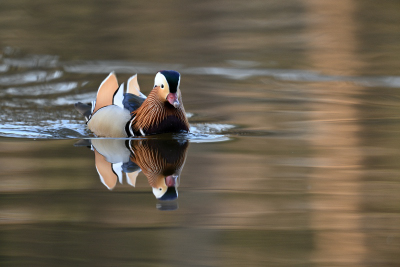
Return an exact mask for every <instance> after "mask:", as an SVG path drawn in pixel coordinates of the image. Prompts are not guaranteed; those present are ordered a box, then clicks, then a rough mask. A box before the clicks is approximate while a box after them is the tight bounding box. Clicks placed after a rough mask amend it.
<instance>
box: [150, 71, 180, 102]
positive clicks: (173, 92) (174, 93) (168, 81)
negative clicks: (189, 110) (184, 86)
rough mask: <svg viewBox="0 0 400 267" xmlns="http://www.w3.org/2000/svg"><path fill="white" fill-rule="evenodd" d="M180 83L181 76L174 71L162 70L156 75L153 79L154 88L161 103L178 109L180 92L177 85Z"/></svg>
mask: <svg viewBox="0 0 400 267" xmlns="http://www.w3.org/2000/svg"><path fill="white" fill-rule="evenodd" d="M180 83H181V75H180V74H179V72H177V71H174V70H162V71H159V72H158V73H157V74H156V77H155V78H154V88H156V87H158V90H157V92H158V96H159V97H160V100H161V101H165V102H167V103H169V104H171V105H172V106H173V107H174V108H178V107H179V106H180V105H181V103H180V102H179V98H180V94H181V91H180V89H179V85H180Z"/></svg>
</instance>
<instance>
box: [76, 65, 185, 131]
mask: <svg viewBox="0 0 400 267" xmlns="http://www.w3.org/2000/svg"><path fill="white" fill-rule="evenodd" d="M180 81H181V75H180V74H179V72H176V71H173V70H162V71H159V72H158V73H157V74H156V76H155V79H154V87H153V90H152V91H151V92H150V94H149V96H148V97H147V98H146V96H145V95H143V94H142V93H141V92H140V88H139V84H138V82H137V75H134V76H132V77H131V78H130V79H129V80H128V82H127V86H126V87H127V88H126V93H125V94H124V92H123V91H124V84H123V83H122V84H121V86H119V85H118V81H117V77H116V76H115V74H114V72H111V73H110V74H109V75H108V77H107V78H106V79H105V80H104V81H103V82H102V83H101V84H100V87H99V89H98V91H97V96H96V100H95V101H93V102H92V105H86V104H83V103H81V102H78V103H76V104H75V108H76V109H77V110H78V111H79V112H80V113H81V114H83V115H84V116H85V117H86V120H87V122H86V124H87V126H88V128H89V129H90V130H91V131H92V132H93V133H94V134H95V135H96V136H98V137H133V136H146V135H151V134H162V133H181V132H189V122H188V119H187V117H186V113H185V108H184V107H183V102H182V93H181V90H180V88H179V86H180Z"/></svg>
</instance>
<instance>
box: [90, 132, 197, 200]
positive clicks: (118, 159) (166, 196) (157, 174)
mask: <svg viewBox="0 0 400 267" xmlns="http://www.w3.org/2000/svg"><path fill="white" fill-rule="evenodd" d="M188 145H189V144H188V141H187V140H174V139H168V140H165V139H143V140H121V139H92V140H91V147H92V150H93V151H94V154H95V165H96V169H97V172H98V174H99V177H100V180H101V182H102V183H103V184H104V185H105V186H106V187H107V188H108V189H110V190H111V189H113V188H114V187H115V186H116V184H117V182H118V181H119V182H120V183H123V180H124V178H125V179H126V181H127V183H128V184H130V185H131V186H135V184H136V178H137V176H138V174H139V172H140V171H142V172H143V174H144V175H145V176H146V177H147V180H148V182H149V184H150V186H151V187H152V191H153V194H154V196H155V197H156V198H157V199H158V200H175V199H177V198H178V190H177V188H178V186H179V179H180V174H181V171H182V169H183V166H184V164H185V160H186V153H187V149H188ZM123 173H125V177H124V175H123ZM158 206H160V205H158ZM164 206H165V205H164ZM167 206H168V205H167Z"/></svg>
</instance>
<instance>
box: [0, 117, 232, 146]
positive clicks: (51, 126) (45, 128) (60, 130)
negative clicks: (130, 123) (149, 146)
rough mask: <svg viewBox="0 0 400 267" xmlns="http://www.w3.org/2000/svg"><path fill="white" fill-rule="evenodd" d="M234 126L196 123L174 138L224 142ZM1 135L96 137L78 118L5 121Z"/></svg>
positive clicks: (66, 137) (22, 136) (37, 137)
mask: <svg viewBox="0 0 400 267" xmlns="http://www.w3.org/2000/svg"><path fill="white" fill-rule="evenodd" d="M232 128H234V126H233V125H228V124H212V123H210V124H207V123H202V124H194V125H191V127H190V133H188V134H176V135H173V138H176V139H186V140H189V141H190V142H194V143H207V142H223V141H228V140H230V137H229V136H228V135H227V134H226V133H225V132H226V131H227V130H229V129H232ZM0 136H2V137H13V138H32V139H73V138H80V139H82V138H95V136H94V135H93V134H92V133H91V132H90V131H89V130H88V129H87V128H86V125H85V124H84V123H83V122H82V121H77V120H46V121H43V122H41V123H40V125H28V124H26V123H24V122H10V123H5V124H3V125H1V126H0ZM152 137H154V136H152Z"/></svg>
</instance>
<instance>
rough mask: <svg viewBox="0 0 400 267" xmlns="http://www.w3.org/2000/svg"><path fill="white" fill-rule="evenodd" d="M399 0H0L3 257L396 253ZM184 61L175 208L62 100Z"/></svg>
mask: <svg viewBox="0 0 400 267" xmlns="http://www.w3.org/2000/svg"><path fill="white" fill-rule="evenodd" d="M399 10H400V2H398V1H394V0H383V1H379V2H378V1H369V0H364V1H361V0H339V1H317V0H288V1H277V0H276V1H275V0H271V1H257V0H249V1H235V0H234V1H224V0H222V1H208V0H207V1H197V2H190V3H189V2H187V1H178V0H167V1H162V2H160V1H159V2H158V3H154V2H152V1H124V0H117V1H103V0H102V1H94V0H92V1H90V0H89V1H75V0H71V1H44V0H37V1H27V0H13V1H8V0H3V1H1V2H0V36H1V38H0V107H1V114H0V122H1V125H0V136H1V137H0V179H1V180H0V181H1V183H0V224H1V227H0V263H1V265H2V266H47V265H48V266H71V265H74V266H88V265H89V266H90V265H92V266H132V265H140V266H398V265H400V258H399V253H400V194H399V191H400V164H399V162H400V142H399V137H400V115H399V113H400V91H399V90H400V12H399ZM161 69H175V70H177V71H179V72H180V73H181V74H182V82H181V89H182V93H183V101H184V104H185V109H186V111H187V112H188V113H189V115H190V119H189V121H190V123H191V126H192V132H194V135H193V136H192V137H191V138H192V139H190V138H189V139H190V140H189V141H190V145H189V149H188V152H187V158H186V163H185V166H184V168H183V170H182V173H181V177H180V184H179V188H178V190H179V198H178V200H176V201H175V203H174V204H173V205H175V206H176V207H178V208H177V209H176V210H174V211H161V210H159V209H158V208H159V207H160V205H162V204H163V203H160V202H159V201H158V200H157V199H156V198H155V197H154V195H153V194H152V190H151V187H150V186H149V183H148V181H147V179H146V177H145V176H144V175H143V174H142V173H141V174H139V176H138V178H137V182H136V186H135V187H132V186H131V185H129V184H127V182H126V181H122V183H118V184H117V185H116V186H115V188H114V189H113V190H111V191H110V190H108V189H107V188H106V187H105V186H104V185H103V184H102V182H101V180H100V179H99V176H98V174H97V172H96V168H95V165H94V154H93V151H91V150H90V149H87V148H86V147H77V146H74V144H75V143H76V142H77V141H78V140H80V139H81V138H87V137H92V135H91V134H90V133H89V132H88V131H87V130H85V125H84V120H83V118H82V117H81V116H80V115H79V114H78V113H77V112H76V111H75V110H74V108H73V103H75V102H77V101H87V102H89V101H91V100H92V99H94V97H95V95H96V90H97V87H98V86H99V84H100V83H101V81H102V80H103V79H104V78H105V77H106V75H107V74H108V73H109V72H110V71H113V70H115V71H116V73H117V75H118V79H119V81H120V82H124V81H126V79H127V78H128V77H130V75H132V74H135V73H138V74H139V84H140V86H141V89H142V91H143V92H144V93H145V94H146V95H147V94H148V93H149V91H150V90H151V88H152V85H153V79H154V75H155V73H156V72H157V71H158V70H161Z"/></svg>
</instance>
